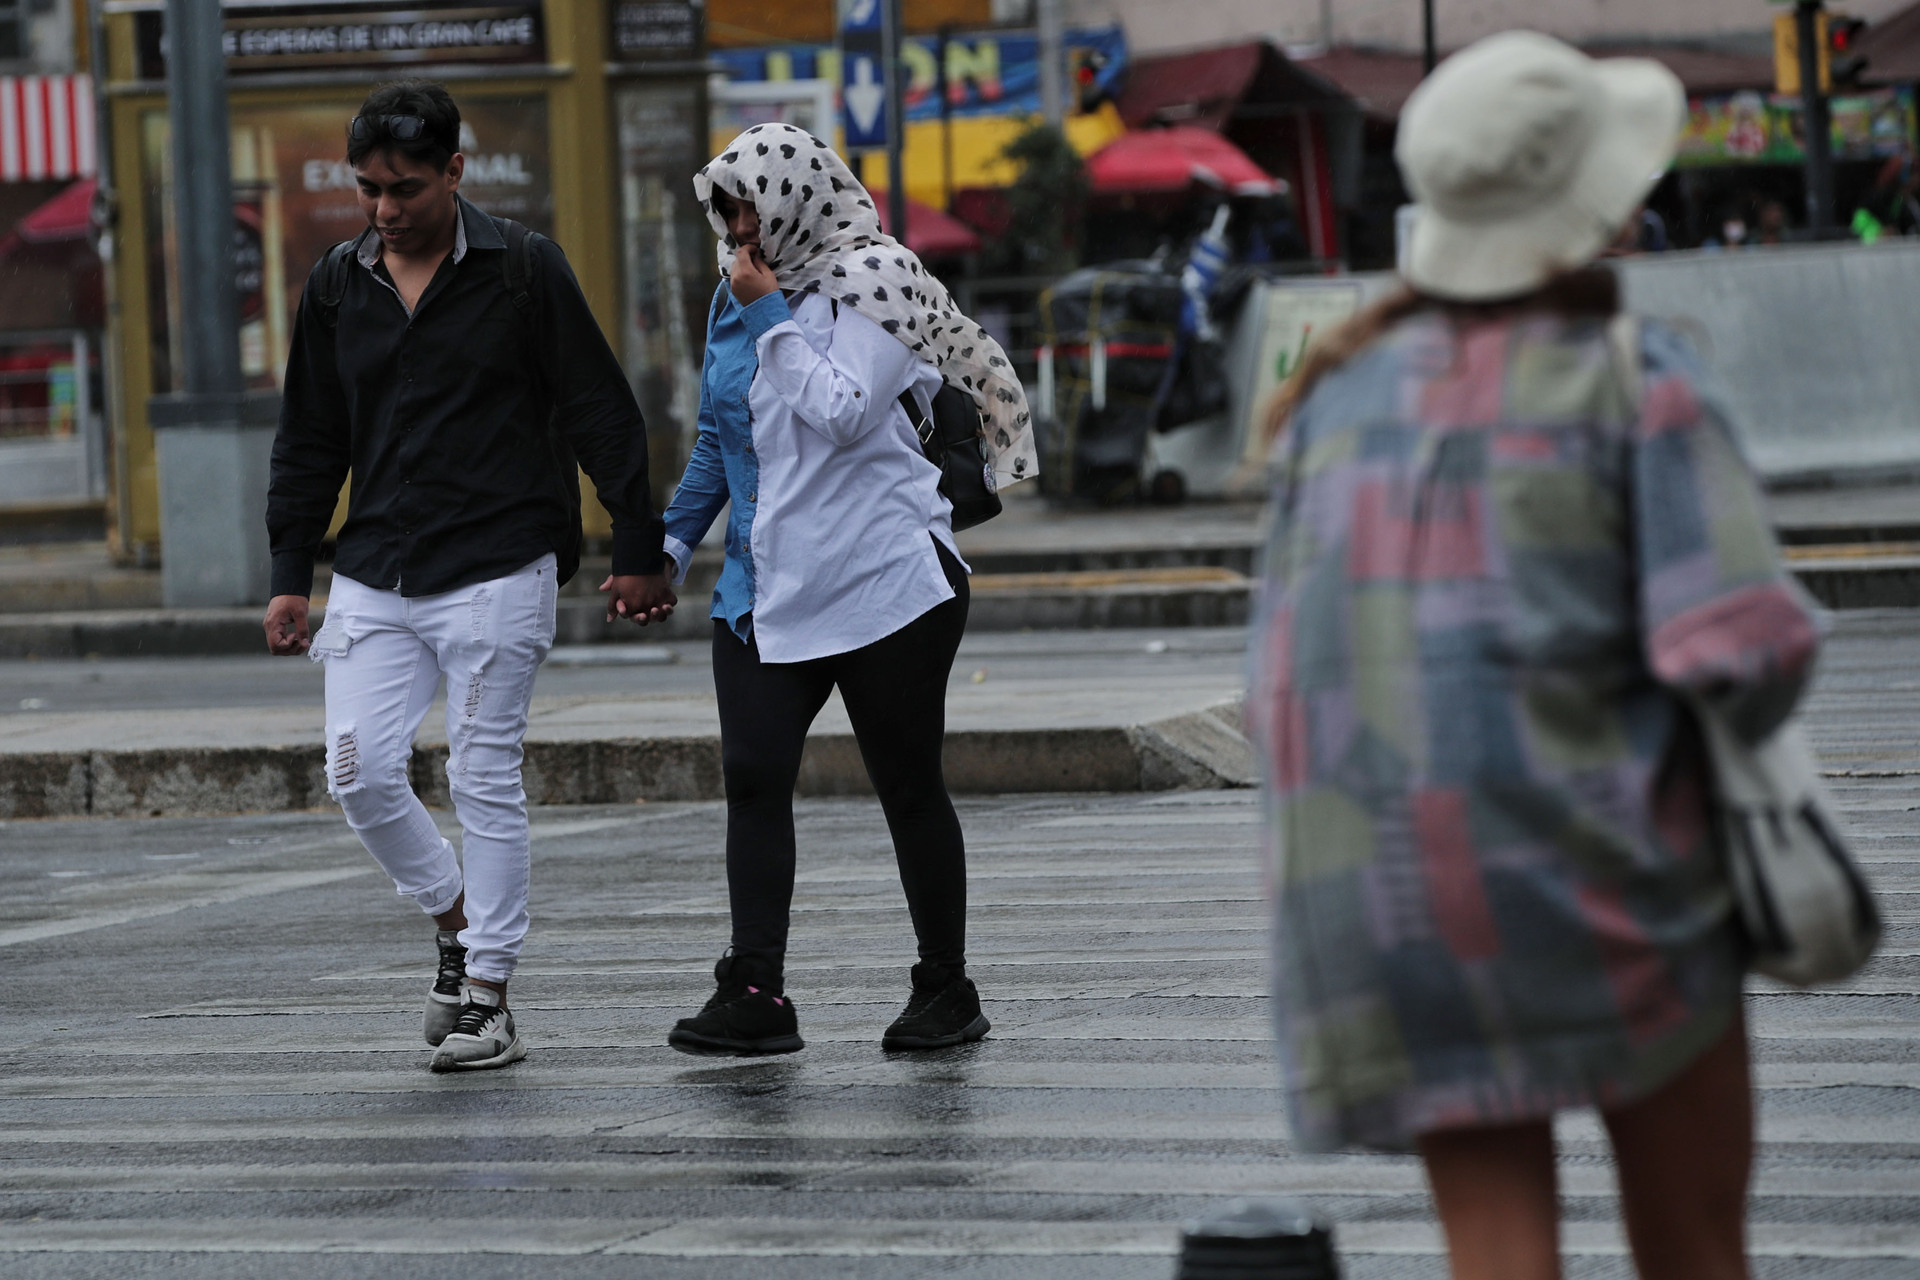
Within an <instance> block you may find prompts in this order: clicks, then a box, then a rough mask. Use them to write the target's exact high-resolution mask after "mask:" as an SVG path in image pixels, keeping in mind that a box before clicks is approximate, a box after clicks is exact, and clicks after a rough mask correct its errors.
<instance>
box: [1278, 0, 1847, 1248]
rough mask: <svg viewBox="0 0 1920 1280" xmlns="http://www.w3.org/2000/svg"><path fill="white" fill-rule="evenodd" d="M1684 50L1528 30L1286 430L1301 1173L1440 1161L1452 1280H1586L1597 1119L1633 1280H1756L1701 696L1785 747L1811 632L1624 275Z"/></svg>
mask: <svg viewBox="0 0 1920 1280" xmlns="http://www.w3.org/2000/svg"><path fill="white" fill-rule="evenodd" d="M1685 114H1686V105H1685V99H1684V96H1683V94H1682V91H1681V88H1680V85H1679V83H1678V82H1677V81H1676V80H1675V79H1674V78H1673V76H1672V75H1671V74H1670V73H1668V72H1667V71H1666V70H1664V69H1663V68H1661V67H1660V66H1658V65H1657V64H1655V63H1652V62H1644V61H1639V60H1632V59H1617V60H1609V61H1604V62H1595V61H1592V60H1590V59H1588V58H1586V57H1584V56H1582V55H1581V54H1579V53H1577V52H1576V51H1574V50H1573V49H1571V48H1568V47H1567V46H1565V45H1562V44H1560V43H1559V42H1557V41H1554V40H1550V39H1548V38H1546V37H1544V36H1538V35H1533V34H1531V33H1524V32H1514V33H1508V34H1505V35H1501V36H1496V37H1494V38H1492V39H1489V40H1486V41H1483V42H1481V43H1480V44H1478V45H1475V46H1473V47H1472V48H1470V49H1467V50H1465V51H1463V52H1462V53H1460V54H1458V55H1456V56H1455V57H1453V58H1451V59H1450V60H1448V62H1447V63H1446V64H1444V65H1443V66H1442V67H1441V68H1440V69H1439V70H1438V71H1437V72H1436V73H1435V74H1434V75H1433V76H1432V77H1430V78H1429V79H1428V80H1427V81H1426V83H1425V84H1424V85H1423V86H1422V87H1421V89H1420V90H1419V92H1418V93H1416V94H1415V95H1414V97H1413V99H1412V100H1411V101H1410V102H1409V104H1408V108H1407V112H1406V114H1405V116H1404V117H1403V120H1402V124H1401V130H1400V141H1399V144H1398V156H1399V160H1400V164H1401V167H1402V170H1403V171H1404V173H1405V175H1406V178H1407V181H1408V185H1409V187H1410V188H1411V189H1412V190H1413V192H1414V193H1415V197H1416V199H1417V200H1418V201H1419V204H1420V214H1419V218H1418V221H1417V224H1416V227H1415V230H1414V233H1413V240H1412V244H1411V252H1410V254H1409V261H1408V263H1407V265H1406V277H1407V285H1408V286H1409V287H1408V288H1407V289H1406V290H1405V291H1404V292H1403V293H1401V294H1399V295H1397V296H1395V297H1392V298H1389V299H1386V300H1385V301H1383V302H1381V303H1380V304H1378V305H1376V306H1375V307H1373V308H1372V309H1370V310H1368V311H1366V312H1364V313H1362V314H1361V315H1359V316H1357V317H1355V319H1354V320H1353V321H1352V322H1350V324H1349V325H1348V326H1347V327H1346V328H1345V329H1344V330H1342V331H1340V332H1336V333H1334V334H1332V335H1330V336H1329V338H1328V339H1327V340H1326V341H1324V342H1323V343H1322V344H1321V345H1320V346H1319V347H1317V348H1316V349H1315V351H1314V352H1313V353H1312V354H1310V355H1309V357H1308V360H1307V362H1306V365H1305V367H1304V369H1303V370H1302V372H1301V374H1300V376H1299V377H1298V379H1297V380H1296V381H1295V382H1294V383H1293V384H1291V385H1290V386H1289V388H1288V389H1287V391H1286V393H1284V395H1283V397H1282V402H1281V403H1280V404H1279V405H1278V406H1276V415H1275V417H1276V425H1277V426H1278V427H1279V428H1280V429H1281V430H1282V431H1283V433H1284V434H1283V437H1282V439H1281V441H1280V444H1279V446H1278V449H1277V452H1276V459H1277V461H1278V478H1277V487H1276V491H1275V506H1276V512H1275V517H1276V518H1275V528H1274V533H1273V542H1272V545H1271V548H1270V550H1269V555H1268V560H1267V567H1266V574H1267V577H1266V586H1265V592H1264V595H1263V598H1262V603H1261V613H1260V621H1259V626H1258V627H1257V629H1256V639H1255V642H1254V645H1255V648H1254V655H1253V668H1254V690H1253V698H1252V702H1251V708H1252V715H1253V719H1254V725H1255V729H1256V733H1257V737H1258V739H1259V742H1260V745H1261V747H1262V750H1263V753H1264V755H1265V768H1266V782H1267V787H1268V790H1269V795H1270V801H1271V803H1270V823H1269V833H1270V847H1271V855H1272V857H1271V863H1270V875H1271V880H1272V889H1273V893H1274V898H1275V905H1276V919H1277V928H1276V933H1275V960H1276V978H1275V981H1276V995H1277V998H1276V1008H1277V1016H1278V1022H1279V1033H1280V1048H1281V1056H1282V1060H1283V1063H1284V1066H1285V1072H1286V1082H1287V1091H1288V1101H1289V1108H1290V1113H1291V1117H1292V1123H1293V1132H1294V1139H1295V1142H1296V1144H1297V1145H1298V1146H1299V1147H1300V1148H1301V1149H1303V1150H1308V1151H1326V1150H1332V1149H1336V1148H1340V1147H1351V1146H1360V1147H1370V1148H1375V1149H1383V1150H1409V1149H1412V1150H1417V1151H1418V1152H1419V1153H1420V1155H1421V1156H1422V1158H1423V1159H1424V1161H1425V1164H1426V1167H1427V1171H1428V1175H1429V1178H1430V1180H1431V1182H1432V1185H1433V1192H1434V1199H1435V1202H1436V1204H1437V1206H1438V1209H1439V1213H1440V1218H1441V1221H1442V1223H1443V1225H1444V1227H1445V1229H1446V1234H1447V1245H1448V1250H1449V1253H1450V1256H1451V1259H1452V1265H1453V1273H1454V1275H1455V1276H1456V1277H1457V1278H1459V1280H1480V1278H1483V1277H1484V1278H1495V1277H1497V1278H1499V1280H1551V1278H1553V1277H1557V1276H1558V1275H1559V1274H1560V1269H1559V1258H1558V1218H1559V1209H1558V1202H1557V1197H1556V1186H1555V1171H1554V1146H1553V1131H1552V1118H1553V1115H1554V1114H1555V1113H1556V1112H1558V1111H1561V1110H1566V1109H1571V1108H1580V1107H1593V1108H1597V1109H1598V1110H1599V1112H1600V1114H1601V1117H1602V1119H1603V1120H1604V1122H1605V1126H1606V1129H1607V1133H1608V1136H1609V1137H1610V1139H1611V1140H1612V1145H1613V1151H1614V1155H1615V1158H1616V1160H1617V1162H1618V1169H1619V1175H1620V1190H1621V1202H1622V1211H1623V1215H1624V1218H1625V1221H1626V1226H1627V1233H1628V1237H1629V1239H1630V1241H1631V1243H1632V1246H1633V1253H1634V1258H1635V1262H1636V1265H1637V1266H1638V1268H1639V1272H1640V1275H1641V1276H1642V1277H1646V1278H1649V1280H1650V1278H1653V1277H1662V1278H1664V1277H1673V1278H1674V1280H1680V1278H1682V1277H1684V1278H1685V1280H1723V1278H1724V1280H1744V1277H1745V1276H1746V1274H1747V1270H1746V1263H1745V1258H1744V1233H1745V1212H1746V1191H1747V1182H1748V1176H1749V1171H1750V1166H1751V1161H1752V1150H1753V1112H1752V1102H1751V1089H1750V1083H1749V1073H1748V1059H1747V1047H1746V1035H1745V1029H1744V1025H1743V1022H1742V1017H1741V982H1742V976H1743V969H1744V958H1743V954H1742V944H1741V942H1740V939H1739V936H1738V934H1737V932H1736V930H1735V926H1734V923H1733V920H1732V918H1731V914H1730V908H1729V900H1728V893H1727V888H1726V884H1725V881H1724V878H1723V874H1722V870H1721V863H1720V860H1719V856H1718V854H1717V853H1716V851H1715V846H1714V842H1713V839H1712V833H1711V829H1710V824H1709V813H1708V805H1707V802H1708V795H1709V790H1708V788H1709V777H1708V772H1707V761H1706V757H1705V754H1704V751H1703V749H1702V747H1701V744H1700V742H1699V740H1698V738H1697V736H1696V731H1695V729H1694V727H1693V724H1692V721H1691V719H1690V718H1689V716H1688V714H1687V713H1686V711H1685V710H1684V709H1683V706H1682V702H1681V700H1680V696H1679V695H1680V694H1681V693H1682V692H1687V693H1694V694H1700V695H1704V696H1706V697H1708V698H1709V699H1711V700H1713V701H1714V702H1715V703H1716V704H1717V705H1718V706H1720V707H1721V708H1723V709H1724V710H1725V711H1726V712H1727V714H1728V715H1729V717H1730V719H1731V720H1732V722H1733V723H1734V724H1736V725H1737V726H1738V727H1739V728H1740V730H1741V731H1742V732H1743V733H1745V734H1747V735H1749V736H1750V737H1751V738H1752V739H1754V740H1755V741H1757V740H1759V739H1761V738H1763V737H1764V736H1765V735H1766V734H1767V733H1769V732H1770V731H1771V730H1772V729H1773V728H1774V727H1775V726H1777V725H1778V724H1779V723H1780V722H1781V721H1782V720H1783V719H1784V718H1785V717H1786V716H1787V714H1788V713H1789V712H1790V711H1791V710H1792V708H1793V705H1794V703H1795V701H1796V699H1797V698H1798V696H1799V694H1800V691H1801V689H1802V687H1803V686H1804V684H1805V682H1806V680H1807V678H1808V676H1809V674H1810V671H1811V666H1812V660H1813V657H1814V653H1815V649H1816V647H1817V641H1818V636H1817V628H1816V621H1815V618H1814V617H1813V615H1812V614H1811V613H1810V612H1809V610H1808V609H1807V608H1805V607H1803V605H1802V604H1801V603H1800V599H1799V597H1798V596H1797V595H1796V594H1795V591H1794V589H1793V588H1792V587H1791V586H1790V584H1789V581H1788V579H1787V578H1786V576H1785V574H1784V573H1783V572H1782V570H1781V568H1780V565H1779V562H1778V558H1777V555H1776V552H1775V548H1774V544H1773V538H1772V533H1771V530H1770V528H1769V526H1768V523H1767V521H1766V519H1765V516H1764V513H1763V511H1762V508H1761V501H1760V497H1759V494H1758V491H1757V488H1756V486H1755V483H1754V481H1753V478H1752V476H1751V474H1750V473H1749V471H1748V469H1747V467H1746V466H1745V464H1744V463H1743V461H1742V460H1741V457H1740V454H1739V453H1738V451H1737V450H1736V448H1735V445H1734V441H1733V438H1732V434H1731V431H1730V428H1729V424H1728V422H1727V420H1726V418H1725V416H1724V414H1723V413H1722V412H1721V410H1720V409H1719V407H1718V406H1717V405H1716V404H1715V403H1714V401H1713V400H1712V399H1711V397H1710V394H1709V390H1708V388H1707V387H1705V386H1704V385H1703V379H1702V375H1701V371H1700V368H1699V366H1698V364H1697V362H1696V360H1695V358H1694V356H1693V355H1692V353H1691V352H1690V351H1689V350H1688V349H1687V347H1686V346H1685V345H1684V344H1683V343H1682V342H1681V341H1680V340H1679V339H1678V338H1677V337H1676V336H1675V335H1674V334H1672V333H1671V332H1670V331H1668V330H1666V329H1665V328H1662V327H1660V326H1658V325H1655V324H1651V323H1648V324H1644V325H1637V324H1633V323H1630V322H1622V321H1620V320H1618V319H1617V318H1616V313H1617V311H1618V304H1619V298H1618V290H1617V287H1616V285H1615V282H1614V279H1613V277H1612V275H1611V274H1610V273H1608V272H1607V271H1605V270H1604V269H1603V268H1599V267H1596V266H1594V265H1593V264H1594V260H1595V259H1596V258H1598V257H1599V256H1600V255H1601V254H1602V252H1603V251H1604V249H1605V248H1606V246H1608V245H1609V244H1610V243H1611V242H1612V241H1613V240H1614V239H1615V237H1616V236H1617V234H1618V233H1619V232H1620V230H1621V228H1622V227H1624V226H1625V225H1626V224H1627V223H1628V222H1629V220H1630V219H1631V218H1633V217H1634V216H1635V213H1636V211H1637V209H1638V207H1639V205H1640V203H1641V201H1642V200H1643V199H1644V197H1645V195H1646V193H1647V191H1648V190H1649V189H1650V188H1651V186H1652V185H1653V183H1654V181H1655V180H1656V178H1657V177H1658V175H1659V173H1660V172H1661V171H1662V170H1663V169H1664V168H1665V167H1666V166H1667V164H1668V163H1669V161H1670V160H1671V159H1672V156H1673V153H1674V148H1675V144H1676V140H1677V138H1678V135H1679V131H1680V127H1681V124H1682V122H1683V121H1684V119H1685Z"/></svg>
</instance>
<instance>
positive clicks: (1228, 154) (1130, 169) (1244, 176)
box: [1087, 126, 1286, 196]
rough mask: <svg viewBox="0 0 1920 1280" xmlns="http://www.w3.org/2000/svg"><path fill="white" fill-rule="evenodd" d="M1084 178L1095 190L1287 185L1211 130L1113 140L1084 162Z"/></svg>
mask: <svg viewBox="0 0 1920 1280" xmlns="http://www.w3.org/2000/svg"><path fill="white" fill-rule="evenodd" d="M1087 182H1088V184H1089V185H1090V186H1091V187H1092V188H1093V190H1094V192H1095V193H1096V194H1099V195H1149V194H1154V193H1158V192H1173V191H1185V190H1186V189H1187V188H1188V187H1190V186H1193V185H1194V184H1196V183H1198V184H1201V185H1204V186H1209V187H1213V188H1214V189H1216V190H1219V191H1225V192H1229V193H1231V194H1233V195H1237V196H1267V195H1278V194H1279V193H1281V192H1282V191H1285V190H1286V184H1285V183H1284V182H1280V181H1277V180H1276V179H1274V178H1273V177H1272V176H1271V175H1269V174H1268V173H1267V172H1266V171H1265V170H1264V169H1262V168H1261V167H1260V166H1259V165H1257V164H1255V163H1254V162H1253V161H1252V160H1249V159H1248V158H1247V153H1246V152H1244V151H1242V150H1241V149H1240V148H1238V147H1236V146H1234V145H1233V144H1232V143H1231V142H1228V141H1227V140H1226V139H1225V138H1223V137H1221V136H1220V135H1219V134H1217V133H1214V132H1213V131H1212V130H1210V129H1196V128H1192V127H1191V126H1177V127H1174V128H1171V129H1142V130H1140V131H1138V132H1136V133H1129V134H1127V135H1126V136H1124V137H1122V138H1118V139H1115V140H1114V141H1113V142H1110V143H1108V144H1107V145H1106V146H1104V147H1102V148H1101V149H1100V150H1099V151H1097V152H1095V153H1094V154H1093V156H1092V158H1091V159H1089V160H1088V161H1087Z"/></svg>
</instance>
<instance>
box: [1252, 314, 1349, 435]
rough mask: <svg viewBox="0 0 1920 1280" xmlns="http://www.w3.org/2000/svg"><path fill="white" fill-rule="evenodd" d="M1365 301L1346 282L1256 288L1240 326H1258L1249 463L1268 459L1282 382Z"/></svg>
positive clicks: (1254, 337)
mask: <svg viewBox="0 0 1920 1280" xmlns="http://www.w3.org/2000/svg"><path fill="white" fill-rule="evenodd" d="M1363 301H1364V295H1363V293H1362V291H1361V288H1360V286H1359V285H1357V284H1350V283H1348V282H1346V281H1330V280H1287V281H1277V280H1274V281H1267V282H1265V283H1264V284H1261V285H1258V286H1256V287H1255V289H1254V291H1253V293H1252V294H1251V295H1250V296H1249V298H1248V301H1247V304H1246V306H1245V308H1244V309H1243V310H1242V311H1241V313H1240V324H1241V325H1251V326H1253V333H1252V337H1253V340H1254V342H1255V343H1256V344H1257V345H1256V347H1255V353H1254V365H1253V385H1252V387H1251V388H1250V389H1249V394H1248V395H1247V398H1246V399H1245V400H1244V401H1243V402H1242V403H1243V404H1244V406H1245V413H1246V416H1245V419H1244V420H1243V421H1242V423H1241V431H1242V433H1243V434H1242V436H1241V438H1242V439H1243V440H1245V441H1246V452H1245V460H1246V461H1248V462H1252V463H1256V464H1257V463H1259V462H1260V461H1262V460H1263V459H1264V458H1265V456H1266V451H1267V435H1266V415H1267V406H1269V405H1270V404H1272V403H1273V398H1274V396H1276V395H1278V394H1279V392H1280V387H1281V384H1283V383H1285V382H1286V380H1287V379H1288V378H1291V377H1292V376H1293V375H1294V374H1296V373H1298V372H1299V371H1300V363H1301V361H1303V360H1304V359H1306V355H1307V348H1308V347H1310V346H1312V345H1313V343H1314V340H1315V339H1317V338H1324V337H1325V336H1326V335H1327V334H1329V333H1331V332H1332V331H1333V330H1335V329H1337V328H1339V327H1340V325H1341V324H1342V323H1343V322H1344V321H1346V320H1347V318H1348V317H1350V316H1352V315H1353V313H1354V312H1356V311H1358V310H1359V309H1360V307H1361V305H1362V302H1363ZM1242 367H1244V366H1242Z"/></svg>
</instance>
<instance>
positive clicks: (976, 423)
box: [900, 382, 1000, 533]
mask: <svg viewBox="0 0 1920 1280" xmlns="http://www.w3.org/2000/svg"><path fill="white" fill-rule="evenodd" d="M900 407H901V408H903V409H905V410H906V411H907V421H908V422H911V423H912V424H913V430H914V434H915V435H917V436H919V437H920V448H921V451H922V452H924V453H925V454H926V455H927V461H928V462H931V463H932V464H933V465H934V466H936V467H938V468H940V492H941V493H943V494H945V495H946V498H947V501H948V502H951V503H952V504H953V528H954V532H956V533H958V532H959V531H960V530H962V529H971V528H973V526H975V525H977V524H984V523H986V522H987V521H989V520H991V519H993V518H994V517H995V516H997V515H999V514H1000V494H999V491H998V486H997V485H996V484H995V482H994V478H993V463H992V462H990V461H989V460H988V459H987V450H986V444H985V442H984V441H982V440H981V438H980V410H979V409H978V408H976V407H975V406H974V403H973V397H972V396H970V395H968V394H967V393H966V392H964V391H962V390H960V389H959V388H958V387H954V386H951V385H949V384H948V383H946V382H942V383H941V384H940V390H939V391H938V392H937V393H936V394H935V395H934V397H933V416H932V417H928V416H926V415H924V414H922V413H921V412H920V406H919V405H918V404H917V403H916V402H915V401H914V398H913V393H912V392H911V391H902V392H901V393H900Z"/></svg>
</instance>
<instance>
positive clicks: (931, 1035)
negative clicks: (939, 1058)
mask: <svg viewBox="0 0 1920 1280" xmlns="http://www.w3.org/2000/svg"><path fill="white" fill-rule="evenodd" d="M992 1028H993V1024H992V1023H990V1022H988V1021H987V1015H986V1014H984V1013H982V1012H980V993H979V992H978V991H977V990H975V989H974V985H973V979H972V978H969V977H967V976H966V974H965V973H964V972H962V971H960V970H958V969H949V968H947V967H946V966H944V965H936V964H929V963H928V962H926V961H924V960H922V961H921V962H920V963H919V964H916V965H915V966H913V995H912V996H911V997H910V998H909V999H908V1000H907V1007H906V1009H905V1010H903V1011H902V1012H901V1014H900V1016H899V1017H897V1018H895V1019H894V1020H893V1025H892V1026H890V1027H888V1028H887V1033H886V1034H885V1035H883V1036H881V1037H880V1047H881V1048H882V1049H944V1048H946V1047H947V1046H948V1045H955V1044H966V1043H968V1042H969V1041H973V1040H978V1039H979V1038H980V1037H981V1036H984V1035H986V1034H987V1032H988V1031H990V1030H992Z"/></svg>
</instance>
